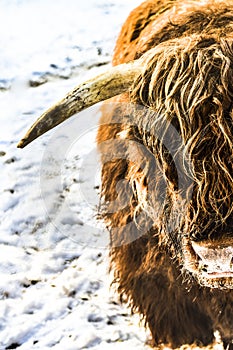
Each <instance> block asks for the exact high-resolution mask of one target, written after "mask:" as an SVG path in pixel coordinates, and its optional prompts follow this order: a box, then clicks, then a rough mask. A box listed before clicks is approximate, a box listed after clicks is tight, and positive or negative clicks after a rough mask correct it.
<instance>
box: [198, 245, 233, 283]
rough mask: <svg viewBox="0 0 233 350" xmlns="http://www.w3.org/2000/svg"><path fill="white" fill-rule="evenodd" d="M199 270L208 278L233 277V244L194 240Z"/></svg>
mask: <svg viewBox="0 0 233 350" xmlns="http://www.w3.org/2000/svg"><path fill="white" fill-rule="evenodd" d="M191 244H192V248H193V250H194V252H195V253H196V255H197V258H198V269H199V271H200V272H201V273H202V274H203V275H204V276H206V277H208V278H224V277H233V246H231V245H230V246H219V245H217V246H214V245H208V244H201V243H196V242H192V243H191Z"/></svg>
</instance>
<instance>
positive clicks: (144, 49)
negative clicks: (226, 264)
mask: <svg viewBox="0 0 233 350" xmlns="http://www.w3.org/2000/svg"><path fill="white" fill-rule="evenodd" d="M139 57H141V60H142V61H143V64H144V70H143V72H142V74H141V75H140V76H139V77H138V78H137V80H136V81H135V84H134V86H133V87H132V89H131V91H129V93H128V94H125V95H124V96H120V97H119V98H117V99H115V100H114V101H115V102H119V103H117V104H116V105H114V107H109V104H108V105H106V106H104V107H103V117H102V120H101V122H102V123H103V125H102V126H101V127H100V128H99V133H98V143H99V148H100V152H101V155H102V163H103V170H102V186H103V188H102V195H103V198H104V209H103V214H102V215H103V217H104V219H105V221H106V223H107V225H108V227H109V230H110V232H111V239H112V249H111V258H112V267H113V268H114V271H115V280H116V282H118V285H119V292H120V294H121V295H122V297H123V296H126V298H127V300H128V301H130V303H131V305H132V309H133V310H134V311H138V312H139V313H141V314H142V315H143V316H144V318H145V322H146V323H147V324H148V326H149V328H150V330H151V333H152V337H153V342H154V345H159V344H166V345H169V346H171V347H172V348H175V347H179V346H181V345H182V344H192V343H196V344H199V345H207V344H211V343H212V342H213V339H214V331H216V330H218V331H219V332H220V334H221V337H222V340H223V342H224V346H225V348H227V347H228V348H229V349H233V280H232V278H225V279H222V280H221V279H218V280H216V281H213V280H211V281H208V280H205V281H203V280H202V279H201V277H200V276H199V274H198V271H197V270H195V268H193V273H192V269H191V268H187V267H190V266H195V256H194V254H193V252H192V250H191V248H190V242H191V241H198V242H199V241H207V242H211V243H216V244H217V243H218V244H219V243H221V244H222V243H224V244H228V245H231V246H232V245H233V205H232V203H233V1H213V0H206V1H203V2H200V1H199V0H197V1H185V0H183V1H182V0H180V1H179V0H177V1H176V0H173V1H172V0H171V1H165V0H148V1H145V2H144V3H143V4H142V5H141V6H139V7H138V8H137V9H135V10H134V11H133V12H132V13H131V14H130V16H129V18H128V19H127V21H126V22H125V24H124V25H123V28H122V31H121V33H120V35H119V38H118V41H117V44H116V49H115V55H114V58H113V63H114V65H116V64H120V63H123V62H128V61H130V60H134V59H135V58H139ZM129 101H130V102H133V104H134V105H141V106H145V107H148V109H147V112H146V113H144V111H145V110H143V109H142V110H140V108H137V110H136V111H135V110H134V109H133V108H132V109H131V107H129V109H128V110H126V109H125V104H124V103H123V102H129ZM132 115H133V118H132ZM169 125H172V127H174V128H175V130H177V133H178V134H179V136H180V140H181V141H182V142H181V143H180V144H179V145H178V146H177V147H178V148H177V153H178V152H179V151H180V152H179V154H180V155H181V157H180V158H179V159H178V160H177V161H178V162H179V164H181V166H183V168H182V169H184V176H185V177H187V179H191V182H190V183H189V182H188V184H190V185H188V186H186V187H185V188H184V189H183V192H182V193H181V192H180V191H179V176H178V175H179V174H178V173H177V163H176V162H175V161H174V157H173V155H171V154H170V153H169V151H168V150H167V149H166V147H164V143H165V141H166V138H167V137H169V135H167V134H166V132H167V130H168V129H169ZM158 130H160V133H159V137H158V136H156V135H158ZM172 142H173V140H171V143H172ZM135 144H136V145H137V146H135ZM173 147H174V148H175V147H176V144H174V146H173ZM134 159H135V161H133V160H134ZM185 162H186V163H187V164H188V167H187V168H186V167H185V166H184V164H185ZM158 164H159V166H158ZM182 164H183V165H182ZM119 184H121V185H120V186H119ZM163 188H166V190H165V192H166V195H165V198H162V199H161V200H159V198H160V191H162V190H161V189H163ZM190 193H191V197H190ZM187 197H189V201H188V202H185V203H184V200H183V199H184V198H187ZM122 203H126V204H125V205H122ZM184 208H186V209H185V210H186V211H185V215H184ZM168 221H169V222H170V223H172V226H169V227H168V225H167V222H168Z"/></svg>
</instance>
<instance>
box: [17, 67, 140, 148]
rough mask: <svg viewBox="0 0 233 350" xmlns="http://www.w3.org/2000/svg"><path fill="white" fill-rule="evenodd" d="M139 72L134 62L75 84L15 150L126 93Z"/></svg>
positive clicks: (34, 125)
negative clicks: (66, 121) (100, 103)
mask: <svg viewBox="0 0 233 350" xmlns="http://www.w3.org/2000/svg"><path fill="white" fill-rule="evenodd" d="M140 72H141V61H140V60H135V61H133V62H130V63H125V64H121V65H118V66H115V67H112V68H111V69H109V70H108V71H107V72H105V73H103V74H101V75H98V76H96V77H94V78H93V79H91V80H88V81H86V82H84V83H82V84H80V85H78V86H77V87H75V88H74V89H73V90H72V91H70V92H69V93H68V94H67V95H66V96H65V97H64V98H63V99H62V100H61V101H59V102H58V103H56V104H55V105H54V106H52V107H51V108H50V109H48V110H47V111H46V112H45V113H43V114H42V116H41V117H40V118H39V119H37V120H36V122H35V123H34V124H33V125H32V126H31V128H30V129H29V130H28V132H27V133H26V135H25V136H24V138H23V139H22V140H21V141H20V142H19V143H18V145H17V147H19V148H23V147H25V146H26V145H28V144H29V143H30V142H32V141H33V140H35V139H36V138H37V137H39V136H41V135H42V134H44V133H45V132H47V131H49V130H50V129H52V128H54V127H55V126H57V125H58V124H60V123H62V122H63V121H65V120H66V119H68V118H70V117H71V116H72V115H74V114H75V113H78V112H80V111H82V110H84V109H86V108H88V107H90V106H92V105H94V104H96V103H98V102H101V101H105V100H107V99H109V98H111V97H113V96H116V95H119V94H122V93H123V92H125V91H127V90H128V89H129V87H130V86H131V85H132V84H133V82H134V80H135V79H136V77H137V76H138V75H139V74H140Z"/></svg>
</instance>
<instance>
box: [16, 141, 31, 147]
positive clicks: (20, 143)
mask: <svg viewBox="0 0 233 350" xmlns="http://www.w3.org/2000/svg"><path fill="white" fill-rule="evenodd" d="M29 143H30V141H28V140H26V139H22V140H20V141H19V143H18V144H17V148H24V147H25V146H27V145H28V144H29Z"/></svg>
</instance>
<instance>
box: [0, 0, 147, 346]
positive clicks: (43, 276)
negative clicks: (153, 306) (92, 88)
mask: <svg viewBox="0 0 233 350" xmlns="http://www.w3.org/2000/svg"><path fill="white" fill-rule="evenodd" d="M140 2H141V0H130V1H129V0H128V1H126V0H112V1H107V0H88V1H83V0H69V1H66V0H56V1H52V0H40V1H39V0H11V1H8V0H0V26H1V31H0V33H1V34H0V45H1V53H0V72H1V75H0V111H1V112H0V113H1V114H0V118H1V128H0V170H1V182H0V192H1V202H0V251H1V254H0V350H5V349H16V348H17V349H20V350H29V349H30V350H31V349H40V350H42V349H43V350H46V349H51V348H52V349H54V350H60V349H61V350H79V349H92V350H97V349H98V350H99V349H101V350H105V349H106V350H124V349H127V350H128V349H135V350H136V349H149V347H148V346H147V345H145V342H146V340H147V338H148V334H149V333H148V330H145V329H144V327H143V326H140V324H139V323H140V322H139V321H140V320H139V316H138V315H134V316H132V315H131V312H130V309H129V308H127V306H126V305H122V304H120V303H119V301H118V295H117V293H116V292H115V290H114V287H112V286H111V280H112V277H111V274H109V272H108V268H109V259H108V243H109V237H108V233H107V232H106V230H105V228H104V227H103V225H102V224H101V223H100V222H97V220H96V219H95V215H96V212H97V207H98V188H99V165H98V154H97V152H96V146H95V142H94V139H95V134H96V123H97V120H98V116H99V110H98V108H99V107H98V106H95V107H93V108H91V109H88V110H87V111H86V112H83V113H81V114H80V115H79V117H78V118H76V119H75V120H73V121H71V122H68V123H66V126H64V127H62V128H59V127H58V128H56V129H55V130H53V131H52V132H49V133H48V134H46V135H44V136H43V137H41V138H40V139H38V140H36V141H35V142H34V143H33V144H32V145H29V146H28V147H26V148H25V149H23V150H20V149H17V148H16V145H17V143H18V141H19V140H20V138H21V137H22V136H23V135H24V133H25V131H26V130H27V129H28V127H29V126H30V125H31V124H32V122H34V120H35V119H36V118H37V117H38V116H39V115H40V114H41V113H42V112H43V111H44V110H45V109H47V108H48V107H49V106H50V105H52V104H53V103H54V102H56V101H57V100H58V99H60V98H61V97H63V95H64V94H65V93H66V92H68V91H69V90H71V89H72V88H73V87H74V86H75V85H77V84H78V83H80V82H81V81H84V80H86V79H87V78H89V77H91V76H94V75H96V74H98V73H100V72H102V71H104V70H106V69H107V68H108V67H109V65H110V61H111V55H112V51H113V47H114V42H115V40H116V37H117V34H118V32H119V30H120V27H121V25H122V23H123V21H124V20H125V18H126V16H127V15H128V13H129V11H130V10H131V9H133V8H134V7H135V6H136V5H138V4H139V3H140ZM84 169H85V170H84Z"/></svg>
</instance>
